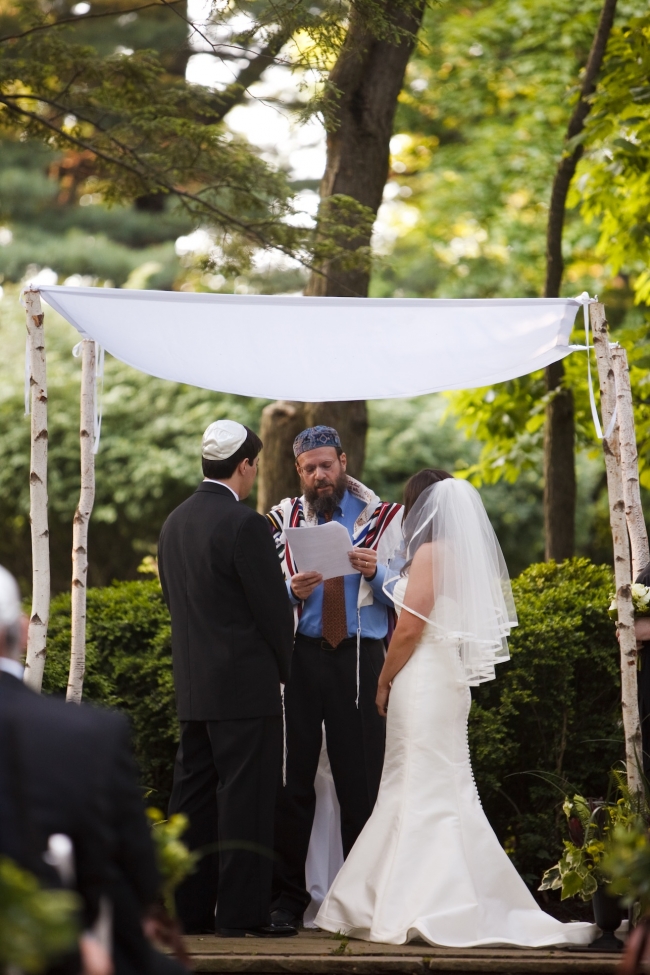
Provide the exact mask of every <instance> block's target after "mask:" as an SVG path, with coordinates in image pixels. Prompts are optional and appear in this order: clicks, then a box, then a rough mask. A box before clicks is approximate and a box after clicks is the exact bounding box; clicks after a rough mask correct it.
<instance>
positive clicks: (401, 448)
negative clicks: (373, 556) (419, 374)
mask: <svg viewBox="0 0 650 975" xmlns="http://www.w3.org/2000/svg"><path fill="white" fill-rule="evenodd" d="M445 406H446V402H445V399H444V397H442V396H440V395H435V394H434V395H432V396H418V397H415V398H413V399H405V400H383V401H376V402H371V403H369V404H368V412H369V418H370V428H369V431H368V444H367V449H366V463H365V470H364V480H365V481H366V483H368V484H369V485H370V486H371V487H372V488H373V489H374V490H375V491H377V493H378V494H379V495H380V497H382V498H385V499H386V500H388V501H401V500H402V490H403V487H404V483H405V481H406V480H407V479H408V478H409V477H410V476H411V474H415V472H416V471H418V470H421V469H422V468H423V467H442V468H443V469H445V470H449V471H452V472H458V471H463V470H464V469H466V468H468V467H470V466H471V465H472V464H473V463H474V462H475V461H476V460H477V458H478V452H479V444H478V443H477V441H476V440H475V439H474V438H473V437H468V436H465V435H463V434H462V433H461V432H460V431H459V430H458V429H457V428H456V426H455V424H454V421H453V419H452V418H451V417H450V416H448V415H447V414H446V411H445ZM481 497H482V499H483V502H484V504H485V506H486V508H487V511H488V514H489V516H490V520H491V521H492V524H493V525H494V529H495V531H496V533H497V536H498V538H499V542H500V543H501V548H502V549H503V553H504V556H505V559H506V562H507V564H508V568H509V570H510V573H511V575H516V574H517V573H518V572H521V571H522V569H525V568H526V566H527V565H530V563H531V562H534V561H537V560H538V559H540V558H542V557H543V554H544V549H543V543H542V518H541V487H540V485H539V483H538V479H537V476H536V474H535V473H534V472H530V473H526V474H525V475H524V476H523V477H521V478H520V479H519V481H518V482H517V483H516V484H515V485H512V486H510V485H508V486H506V485H504V484H488V485H484V486H483V487H482V488H481Z"/></svg>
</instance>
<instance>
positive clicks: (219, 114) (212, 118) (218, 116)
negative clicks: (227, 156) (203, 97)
mask: <svg viewBox="0 0 650 975" xmlns="http://www.w3.org/2000/svg"><path fill="white" fill-rule="evenodd" d="M291 34H292V32H291V31H290V30H286V31H285V30H279V31H278V32H277V33H276V34H275V35H274V36H273V37H272V38H271V40H270V41H269V43H268V44H267V45H266V47H265V48H264V49H263V50H262V51H260V53H259V54H258V55H256V57H254V58H253V59H252V60H251V61H249V62H248V64H247V65H246V67H245V68H243V69H242V70H241V71H240V72H239V74H238V75H237V78H236V79H235V81H233V83H232V84H231V85H228V87H227V88H226V90H225V91H222V92H216V93H215V95H214V111H213V114H211V115H208V116H206V117H205V118H202V120H203V121H205V122H206V124H208V125H215V124H216V123H218V122H221V121H223V119H224V118H225V116H226V115H227V114H228V112H229V111H230V110H231V109H232V108H234V107H235V105H238V104H239V102H241V101H242V99H243V98H244V95H246V94H248V93H249V92H248V89H249V88H250V86H251V85H253V84H255V82H256V81H259V80H260V78H261V77H262V75H263V73H264V72H265V71H266V69H267V68H268V67H269V65H271V64H277V60H276V55H278V54H279V53H280V51H281V50H282V48H283V47H284V45H285V44H286V43H287V41H288V40H289V39H290V37H291Z"/></svg>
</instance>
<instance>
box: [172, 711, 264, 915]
mask: <svg viewBox="0 0 650 975" xmlns="http://www.w3.org/2000/svg"><path fill="white" fill-rule="evenodd" d="M281 768H282V717H281V716H280V715H278V716H274V717H262V718H240V719H238V720H231V721H181V740H180V745H179V747H178V753H177V756H176V764H175V767H174V785H173V788H172V795H171V799H170V803H169V814H170V816H171V815H173V814H174V813H179V812H180V813H184V814H185V815H186V816H187V817H188V819H189V822H190V825H189V829H188V831H187V833H185V834H184V835H183V837H182V839H183V841H184V842H185V843H187V845H188V846H189V847H190V849H192V850H200V849H204V848H211V851H212V852H207V853H206V855H204V856H203V857H202V858H201V860H200V861H199V864H198V869H197V871H196V873H194V874H192V875H191V876H190V877H188V878H187V879H186V880H185V881H184V882H183V884H181V886H180V887H179V889H178V891H177V894H176V908H177V911H178V916H179V917H180V919H181V921H182V923H183V927H184V929H185V930H186V931H188V932H192V931H194V932H198V931H213V930H214V927H215V904H216V905H217V913H216V926H217V927H218V928H255V927H260V926H261V925H264V924H268V923H269V910H270V903H271V879H272V874H273V817H274V809H275V798H276V792H277V787H278V785H279V784H280V770H281Z"/></svg>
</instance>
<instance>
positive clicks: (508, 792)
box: [470, 559, 623, 887]
mask: <svg viewBox="0 0 650 975" xmlns="http://www.w3.org/2000/svg"><path fill="white" fill-rule="evenodd" d="M611 588H612V573H611V569H610V568H609V567H608V566H597V565H593V564H592V563H591V562H589V560H588V559H572V560H570V561H567V562H563V563H562V564H560V565H558V564H556V563H555V562H548V563H545V564H540V565H531V566H530V567H529V568H528V569H526V570H525V571H524V572H523V573H522V574H521V575H520V576H519V577H518V578H517V579H515V580H514V581H513V592H514V596H515V602H516V605H517V613H518V616H519V626H518V627H517V628H516V629H515V630H514V631H513V634H512V637H511V640H510V652H511V655H512V659H511V661H510V662H509V663H505V664H501V665H499V667H498V668H497V679H496V680H495V681H492V682H491V683H487V684H483V685H481V686H480V687H478V688H476V689H474V690H473V699H474V700H473V706H472V711H471V714H470V747H471V752H472V759H473V766H474V772H475V775H476V781H477V785H478V789H479V793H480V795H481V799H482V802H483V805H484V808H485V811H486V813H487V815H488V818H489V819H490V822H491V824H492V826H493V828H494V830H495V831H496V833H497V835H498V837H499V839H500V840H501V842H502V843H503V844H504V846H505V847H506V849H507V850H508V852H509V853H510V855H511V856H512V859H513V861H514V863H515V865H516V866H517V868H518V869H519V871H520V872H521V873H522V875H523V876H524V878H525V879H526V880H527V882H528V883H529V884H531V885H532V886H533V887H536V886H537V884H538V883H539V880H540V878H541V876H542V874H543V873H544V871H545V870H546V868H547V867H549V866H550V865H551V864H552V863H554V862H555V861H556V860H557V859H558V857H559V856H560V854H561V852H562V829H563V827H564V817H563V814H562V802H563V799H564V795H565V794H567V793H570V792H580V793H581V794H582V795H587V796H602V795H604V794H605V793H606V791H607V787H608V776H609V770H610V768H611V766H612V765H613V764H614V763H615V762H617V761H618V760H619V759H620V758H622V755H623V746H622V731H621V704H620V673H619V654H618V645H617V643H616V637H615V630H614V624H613V623H612V621H611V620H610V619H609V617H608V615H607V607H608V605H609V602H608V593H609V591H610V590H611ZM549 779H550V780H551V781H549ZM552 782H556V783H557V785H553V784H552Z"/></svg>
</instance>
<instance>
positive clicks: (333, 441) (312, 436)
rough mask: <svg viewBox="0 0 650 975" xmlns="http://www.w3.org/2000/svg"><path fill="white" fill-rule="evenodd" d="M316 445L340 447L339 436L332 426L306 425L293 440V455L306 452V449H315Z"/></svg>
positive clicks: (296, 455)
mask: <svg viewBox="0 0 650 975" xmlns="http://www.w3.org/2000/svg"><path fill="white" fill-rule="evenodd" d="M317 447H338V448H339V449H341V438H340V437H339V435H338V433H337V432H336V430H335V429H334V427H325V426H323V425H322V424H319V426H317V427H308V428H307V429H306V430H303V431H302V433H299V434H298V436H297V437H296V439H295V440H294V442H293V453H294V457H299V456H300V454H304V453H306V451H308V450H316V448H317Z"/></svg>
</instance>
